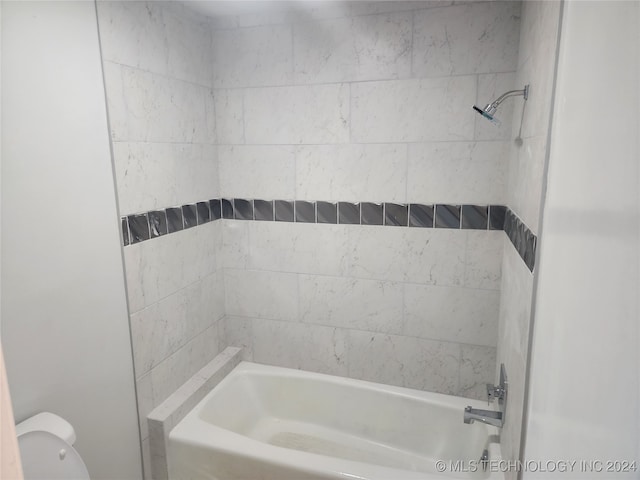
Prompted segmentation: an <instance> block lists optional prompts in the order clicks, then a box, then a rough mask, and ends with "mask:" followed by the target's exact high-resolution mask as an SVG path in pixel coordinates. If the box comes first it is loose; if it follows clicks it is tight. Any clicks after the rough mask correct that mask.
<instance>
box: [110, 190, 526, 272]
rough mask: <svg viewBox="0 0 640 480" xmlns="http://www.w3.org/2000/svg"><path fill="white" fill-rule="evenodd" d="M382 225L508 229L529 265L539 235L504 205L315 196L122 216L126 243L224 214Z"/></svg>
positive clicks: (224, 201)
mask: <svg viewBox="0 0 640 480" xmlns="http://www.w3.org/2000/svg"><path fill="white" fill-rule="evenodd" d="M220 219H229V220H246V221H263V222H274V221H275V222H293V223H318V224H320V223H324V224H334V225H364V226H366V225H384V226H391V227H409V228H449V229H458V230H504V231H505V233H506V234H507V236H508V237H509V239H510V240H511V243H512V244H513V246H514V247H515V248H516V250H517V251H518V254H519V255H520V257H521V258H522V260H523V261H524V262H525V264H526V265H527V267H528V268H529V270H531V271H533V268H534V264H535V254H536V244H537V238H536V236H535V235H534V234H533V232H531V230H530V229H529V228H528V227H527V226H526V225H525V224H524V223H523V222H522V221H521V220H520V219H519V218H518V217H517V216H516V215H515V214H514V213H513V212H512V211H511V210H510V209H509V208H507V207H505V206H503V205H452V204H430V205H425V204H420V203H409V204H398V203H389V202H386V203H372V202H359V203H351V202H335V203H332V202H324V201H317V202H311V201H306V200H261V199H244V198H216V199H212V200H206V201H202V202H196V203H190V204H185V205H181V206H174V207H168V208H165V209H164V210H152V211H149V212H144V213H139V214H133V215H128V216H126V217H122V218H121V225H122V239H123V245H124V246H127V245H133V244H136V243H140V242H143V241H146V240H150V239H153V238H156V237H159V236H162V235H167V234H171V233H174V232H179V231H181V230H184V229H187V228H192V227H196V226H198V225H202V224H204V223H208V222H212V221H216V220H220Z"/></svg>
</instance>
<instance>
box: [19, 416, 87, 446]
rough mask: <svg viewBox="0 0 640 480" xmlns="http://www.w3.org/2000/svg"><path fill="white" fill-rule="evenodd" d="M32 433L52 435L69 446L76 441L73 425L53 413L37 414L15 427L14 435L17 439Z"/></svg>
mask: <svg viewBox="0 0 640 480" xmlns="http://www.w3.org/2000/svg"><path fill="white" fill-rule="evenodd" d="M34 431H40V432H49V433H52V434H53V435H56V436H57V437H60V438H61V439H63V440H64V441H65V442H67V443H68V444H69V445H73V444H74V443H75V441H76V432H75V430H74V429H73V425H71V424H70V423H69V422H67V421H66V420H65V419H64V418H62V417H60V416H58V415H56V414H55V413H50V412H42V413H38V414H37V415H34V416H33V417H30V418H27V419H26V420H24V421H22V422H20V423H19V424H17V425H16V435H17V436H18V437H19V436H20V435H23V434H25V433H28V432H34Z"/></svg>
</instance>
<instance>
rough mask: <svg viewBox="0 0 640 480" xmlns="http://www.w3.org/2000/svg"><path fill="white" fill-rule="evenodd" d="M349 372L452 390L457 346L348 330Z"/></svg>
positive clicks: (456, 378) (455, 384)
mask: <svg viewBox="0 0 640 480" xmlns="http://www.w3.org/2000/svg"><path fill="white" fill-rule="evenodd" d="M348 341H349V376H351V377H355V378H361V379H364V380H372V381H375V382H382V383H386V384H390V385H399V386H404V387H409V388H418V389H422V390H431V391H436V392H442V393H451V394H455V393H457V392H458V389H459V385H460V383H459V369H460V346H459V345H458V344H455V343H447V342H437V341H433V340H423V339H420V338H412V337H402V336H397V335H384V334H381V333H371V332H362V331H357V330H350V331H349V340H348Z"/></svg>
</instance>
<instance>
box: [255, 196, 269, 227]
mask: <svg viewBox="0 0 640 480" xmlns="http://www.w3.org/2000/svg"><path fill="white" fill-rule="evenodd" d="M253 214H254V219H255V220H260V221H263V222H273V220H274V216H273V200H254V201H253Z"/></svg>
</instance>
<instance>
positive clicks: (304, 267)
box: [248, 222, 348, 275]
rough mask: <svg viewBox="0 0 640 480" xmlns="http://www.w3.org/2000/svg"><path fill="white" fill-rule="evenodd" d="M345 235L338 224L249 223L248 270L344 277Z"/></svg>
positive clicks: (345, 265) (343, 228)
mask: <svg viewBox="0 0 640 480" xmlns="http://www.w3.org/2000/svg"><path fill="white" fill-rule="evenodd" d="M347 234H348V230H347V229H345V227H344V226H341V225H318V224H301V223H288V222H251V227H250V230H249V242H250V245H249V249H250V259H249V264H248V265H249V268H256V269H260V270H270V271H279V272H295V273H309V274H317V275H345V273H346V268H347V254H348V250H347Z"/></svg>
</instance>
